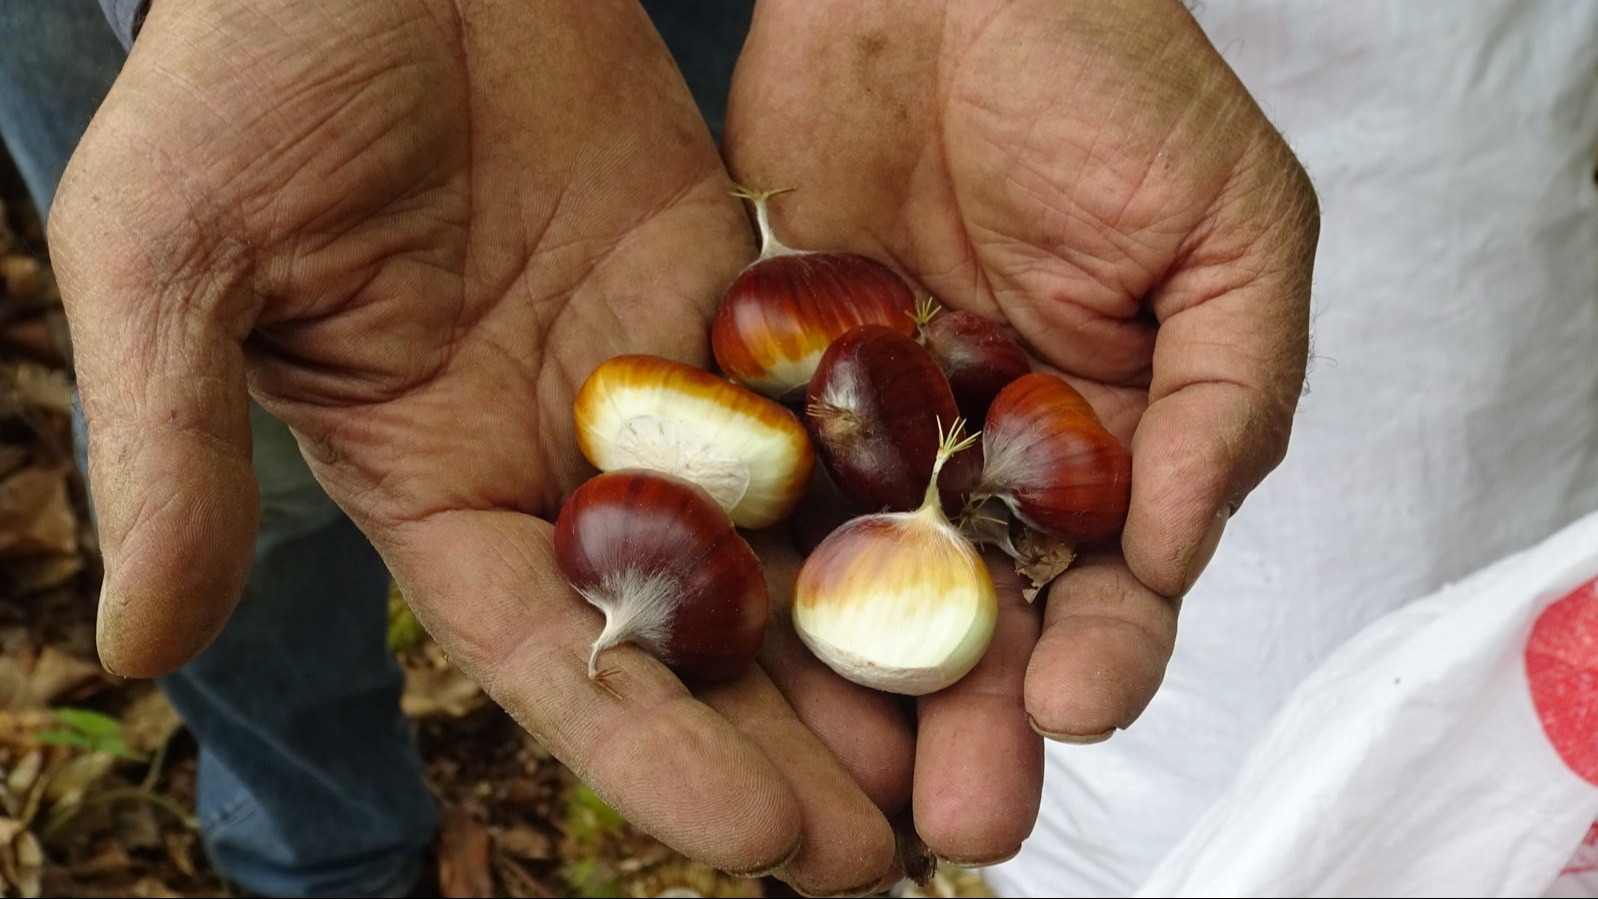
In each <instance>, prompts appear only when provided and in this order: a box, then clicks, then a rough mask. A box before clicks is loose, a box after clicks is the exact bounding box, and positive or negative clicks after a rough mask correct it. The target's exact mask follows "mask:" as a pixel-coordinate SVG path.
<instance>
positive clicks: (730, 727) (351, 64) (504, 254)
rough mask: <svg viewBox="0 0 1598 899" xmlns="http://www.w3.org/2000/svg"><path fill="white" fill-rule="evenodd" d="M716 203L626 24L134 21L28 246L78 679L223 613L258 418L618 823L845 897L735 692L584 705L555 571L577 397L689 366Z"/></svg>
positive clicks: (851, 801) (782, 739) (813, 753)
mask: <svg viewBox="0 0 1598 899" xmlns="http://www.w3.org/2000/svg"><path fill="white" fill-rule="evenodd" d="M728 186H729V185H728V181H727V178H726V175H725V172H724V170H723V169H722V167H721V164H720V161H719V159H718V158H717V156H716V153H715V148H714V146H713V145H712V143H711V141H710V139H709V136H708V134H707V133H706V132H705V129H704V125H703V123H702V122H701V121H700V119H699V117H698V115H697V113H696V112H695V110H694V107H693V105H692V102H691V100H690V99H689V97H688V95H687V92H686V90H685V89H684V87H683V86H682V84H681V82H680V80H679V78H678V76H677V74H676V73H675V71H674V70H673V69H672V67H671V64H670V61H669V59H668V58H667V56H666V54H665V51H664V49H663V47H662V46H660V44H659V42H658V39H657V38H656V37H655V36H654V34H653V31H652V30H651V29H650V28H649V25H648V22H647V19H646V18H645V17H644V15H643V13H642V12H641V11H640V10H639V9H638V8H637V6H636V4H633V3H629V2H625V0H562V2H553V0H551V2H545V3H540V4H537V5H536V8H534V7H530V6H529V5H528V4H523V3H516V2H490V0H392V2H385V3H360V4H323V5H316V4H309V5H307V4H302V3H290V2H287V0H254V2H249V3H245V2H241V0H156V2H155V4H154V6H153V9H152V11H151V14H150V17H149V19H148V21H147V23H146V25H145V28H144V30H143V32H142V34H141V36H140V38H139V40H138V42H137V44H136V46H135V48H134V50H133V52H132V54H131V56H130V58H129V60H128V62H127V65H126V68H125V69H124V71H123V73H122V75H121V77H120V78H119V80H118V81H117V83H116V85H115V88H114V89H113V91H112V93H111V95H110V97H109V98H108V99H107V101H106V103H105V105H104V107H103V108H102V110H101V111H100V114H99V115H98V116H97V118H96V120H95V122H94V124H93V126H92V128H91V130H90V132H89V134H88V135H87V137H86V138H85V140H84V142H83V144H82V146H81V147H80V150H79V152H78V154H77V155H76V157H75V158H74V160H73V162H72V165H71V169H70V171H69V172H68V174H67V177H66V179H65V181H64V183H63V185H62V188H61V191H60V194H59V197H58V202H57V204H56V207H55V212H54V215H53V216H52V222H51V225H52V233H51V238H52V248H53V251H54V254H55V259H56V264H57V268H58V272H59V275H60V280H61V286H62V293H63V297H64V299H65V301H66V304H67V310H68V315H69V319H70V323H71V327H72V336H73V340H74V344H75V349H76V358H77V368H78V374H79V383H80V389H81V394H82V399H83V404H84V409H85V412H86V416H87V419H88V424H89V433H90V469H91V480H92V483H93V486H94V492H95V501H96V504H97V509H98V517H99V525H100V536H101V545H102V548H103V552H104V556H105V564H106V579H105V583H104V587H103V593H102V605H101V615H100V634H99V641H100V649H101V653H102V657H103V660H104V662H105V663H106V665H107V666H108V667H110V668H111V669H113V670H116V671H119V672H122V673H124V674H129V675H136V676H145V675H154V674H158V673H161V672H165V671H169V670H171V669H173V668H174V667H177V666H179V665H181V664H183V663H184V662H185V661H187V660H188V659H189V658H191V657H192V656H194V655H195V654H196V653H197V652H199V651H200V650H201V649H202V648H203V647H204V646H205V645H206V644H207V643H208V642H209V641H210V640H211V639H212V637H213V636H214V635H215V634H216V633H217V632H218V630H219V629H220V628H221V627H222V625H223V624H224V622H225V620H226V619H227V617H228V615H229V613H230V611H231V609H232V605H233V603H234V602H235V601H236V600H237V597H238V596H239V593H240V590H241V588H242V585H243V583H244V581H245V578H246V575H247V572H248V570H249V566H250V560H251V553H252V549H253V545H254V540H255V533H256V519H257V502H258V501H257V490H256V485H255V484H254V483H253V480H252V474H251V467H250V434H249V430H248V423H247V415H246V400H247V396H254V397H255V398H256V399H257V400H259V401H260V403H261V404H262V405H263V406H265V407H266V408H267V409H268V410H269V411H271V412H272V413H274V414H275V415H277V416H278V417H279V418H281V419H282V420H283V421H284V422H286V423H287V424H288V425H289V427H290V428H292V429H293V431H294V433H295V434H296V436H297V438H298V440H299V441H300V445H301V448H302V451H303V452H304V453H305V455H306V456H307V458H308V460H309V462H310V464H311V467H312V469H313V471H314V473H315V474H316V476H317V478H318V479H319V480H320V481H321V483H322V484H323V485H324V486H325V487H326V488H327V490H328V491H329V493H330V494H331V496H332V497H333V498H334V499H335V500H336V501H337V502H338V503H339V504H340V505H341V506H342V507H343V508H344V510H345V511H346V512H348V513H349V515H350V516H351V518H352V519H353V520H354V521H355V522H356V523H357V524H358V525H359V526H360V527H361V528H362V529H363V531H364V532H365V533H366V534H367V535H368V536H369V537H370V538H371V539H372V540H373V542H374V544H375V545H376V547H377V548H378V550H379V551H380V552H381V553H382V555H383V557H384V559H385V560H386V561H387V562H388V564H389V565H390V567H391V568H392V570H393V572H394V574H395V576H396V578H397V579H398V581H399V583H400V584H401V586H402V587H403V589H404V590H405V593H406V595H407V597H408V598H409V600H410V601H411V603H412V604H413V606H414V608H415V609H416V611H417V614H418V615H419V617H420V618H421V619H422V621H423V622H424V624H425V625H426V626H427V627H428V629H429V630H430V631H431V632H432V633H433V634H434V635H435V636H436V637H437V638H438V640H439V641H440V643H441V644H442V645H443V646H444V647H445V648H446V650H447V651H448V652H449V653H450V655H451V656H452V658H454V659H455V661H456V662H458V663H459V664H460V665H461V666H462V668H463V669H464V670H465V671H466V672H467V673H468V674H470V675H471V676H472V677H473V678H474V679H476V680H477V681H478V682H479V683H481V684H482V685H483V686H484V688H485V689H486V690H487V691H488V692H489V694H490V695H492V696H493V698H494V699H495V700H496V701H497V702H499V703H500V704H501V705H503V706H504V707H505V708H506V709H508V710H509V711H510V712H511V713H512V714H513V715H515V716H516V717H517V719H518V720H519V721H520V722H521V723H522V724H523V725H524V726H525V727H526V728H527V729H528V730H530V731H531V732H532V733H533V734H534V735H536V736H537V737H538V738H539V739H540V740H541V741H542V742H543V743H544V744H545V745H546V746H548V747H549V748H550V749H551V751H553V752H554V753H555V754H556V755H557V756H558V757H559V758H561V759H562V760H564V761H565V762H567V763H568V764H569V765H570V766H571V767H572V768H573V769H574V770H575V771H576V773H577V774H578V776H580V777H581V778H583V779H584V780H585V781H586V782H588V783H589V784H590V785H592V786H593V787H594V788H595V789H596V790H597V791H598V792H599V793H600V794H601V795H602V796H604V797H605V798H606V799H607V800H609V801H610V802H612V803H613V804H615V805H616V806H617V807H618V809H619V810H620V811H621V812H622V813H623V814H625V815H626V816H627V817H628V818H629V819H630V820H632V821H633V822H635V823H636V824H638V825H639V826H641V827H643V828H645V829H647V830H649V831H650V832H652V833H654V834H656V835H658V836H660V837H661V838H662V839H664V840H665V841H666V842H668V843H670V844H672V845H674V846H675V847H677V848H678V849H680V850H682V851H684V852H685V853H687V854H689V855H692V856H694V857H697V858H700V859H703V860H705V861H707V862H710V863H711V864H714V865H717V866H719V867H722V868H725V869H728V870H735V871H745V872H749V871H757V870H764V869H769V868H772V867H773V866H777V865H779V864H781V865H783V867H782V868H781V870H780V871H779V873H780V874H781V875H782V876H783V877H785V878H787V879H789V880H791V881H792V882H794V883H795V884H797V885H799V886H800V887H801V888H803V889H806V890H807V891H810V892H838V891H842V890H845V889H851V888H853V889H861V888H865V887H869V886H872V885H875V884H876V882H877V880H878V879H879V878H881V877H882V876H883V875H884V874H885V873H886V872H887V871H888V870H889V868H890V865H891V863H892V856H893V848H894V846H893V838H892V834H891V831H890V830H889V827H888V824H887V822H886V820H885V819H884V818H883V816H882V815H881V813H880V812H878V811H877V809H876V808H875V807H874V806H873V804H872V802H871V800H870V799H869V798H868V797H867V795H866V793H864V792H862V790H861V789H860V788H859V787H857V786H856V785H855V783H854V782H853V781H852V780H851V778H850V777H849V775H848V773H847V772H846V770H845V769H844V768H843V767H841V766H840V765H839V764H838V762H837V761H835V760H834V759H833V758H832V756H830V755H829V754H828V753H827V752H826V750H825V749H824V748H823V747H822V745H821V744H820V742H819V741H818V740H817V739H816V738H814V737H813V736H812V735H810V733H809V732H808V731H806V730H805V728H804V727H803V725H802V724H800V722H799V720H798V719H797V718H796V716H795V714H794V713H793V711H792V710H791V708H790V707H789V706H788V704H787V702H786V701H785V700H784V699H783V696H782V695H781V694H779V692H778V691H777V689H776V688H775V687H774V686H773V685H772V683H771V681H770V680H769V679H767V677H766V676H765V674H764V673H763V672H761V671H755V672H752V673H751V674H749V675H748V676H746V677H744V678H742V679H740V680H738V681H735V682H733V683H731V684H727V685H723V686H719V687H716V688H713V689H706V690H703V691H699V692H698V693H697V694H690V693H689V692H688V691H687V690H686V689H684V687H683V686H682V685H681V684H680V683H679V682H678V681H677V680H676V679H675V678H674V677H672V676H671V675H670V674H669V673H668V672H667V671H666V669H664V668H663V667H662V666H660V665H659V664H658V663H656V662H654V661H653V660H652V659H650V658H648V657H647V656H645V655H644V654H643V653H642V652H640V651H638V650H636V649H632V648H625V647H624V648H618V649H616V650H613V651H612V652H611V654H610V655H609V657H607V660H606V661H607V665H608V666H609V667H611V668H613V669H615V673H614V674H612V676H611V677H610V678H609V684H610V685H611V686H612V687H614V688H615V689H616V692H617V693H618V694H620V697H621V698H617V697H614V696H612V695H611V694H610V693H608V692H606V691H604V690H601V689H599V688H598V687H596V686H595V685H594V684H593V683H591V682H590V680H589V679H588V677H587V658H586V657H587V648H588V645H589V643H590V642H591V641H592V640H593V638H594V636H595V634H597V633H598V629H599V623H598V622H599V615H598V613H597V612H595V611H594V610H593V609H591V608H589V607H588V606H587V605H586V604H585V603H584V602H583V601H582V600H581V599H580V598H578V597H577V596H576V595H575V594H574V593H573V592H572V591H571V590H570V589H569V588H568V586H567V585H566V583H565V582H564V580H563V579H562V578H561V577H560V575H559V573H558V572H557V570H556V566H555V564H554V560H553V554H552V550H551V530H552V529H551V526H550V524H549V520H550V519H552V518H553V517H554V515H555V513H556V512H557V510H558V508H559V504H560V502H561V500H562V498H563V497H564V496H565V495H567V494H568V493H569V492H570V491H571V490H572V489H573V488H574V487H575V486H576V485H577V483H578V481H579V480H580V479H581V478H582V477H583V476H584V475H585V474H586V473H587V469H586V467H585V464H584V463H583V461H582V460H581V458H580V457H579V456H578V455H577V452H576V445H575V441H574V439H573V435H572V398H573V395H574V393H575V391H576V389H577V387H578V386H579V385H580V384H581V382H582V380H583V379H584V378H585V377H586V375H587V374H588V372H589V371H591V370H592V369H593V367H594V366H595V365H597V364H598V363H599V362H600V361H602V360H603V359H605V358H608V357H610V356H612V355H616V354H619V353H623V352H648V353H658V354H661V355H666V356H671V357H674V358H678V359H682V360H685V361H690V362H697V363H703V362H704V361H706V359H707V358H708V354H707V351H706V335H707V332H708V324H707V323H708V319H709V316H710V312H711V306H712V305H713V304H714V302H715V298H716V296H717V294H718V292H719V290H720V289H721V288H722V287H723V286H724V285H725V284H726V283H728V282H729V281H730V280H731V279H732V277H733V275H734V274H735V272H736V271H737V269H738V268H739V266H741V265H742V264H743V263H744V262H746V261H747V260H748V258H749V257H750V255H751V246H750V239H749V230H748V226H747V223H746V221H745V220H744V218H743V217H742V212H741V210H740V208H739V205H738V203H737V201H735V200H733V199H732V198H731V197H729V196H728V195H727V188H728ZM773 653H774V654H768V658H769V659H770V660H771V662H772V664H773V665H775V666H779V667H780V665H781V662H782V658H783V655H782V652H781V651H780V650H773ZM819 689H820V690H821V691H822V692H823V693H824V692H825V690H826V684H825V682H820V683H819ZM789 695H790V696H793V697H795V698H796V701H817V702H821V703H822V704H828V703H829V701H830V700H829V699H828V698H827V697H826V696H825V695H817V694H816V693H815V692H814V691H811V692H806V690H804V689H802V688H801V689H799V690H798V691H795V690H793V689H790V690H789ZM838 701H839V702H843V703H845V704H847V703H849V702H850V701H851V700H850V699H849V698H848V697H847V696H845V697H843V698H842V699H840V700H838ZM862 701H864V702H866V703H868V704H869V698H868V699H866V700H862ZM866 714H870V712H869V710H867V712H866ZM890 738H891V735H890ZM879 742H880V741H868V742H867V744H866V745H865V746H863V748H861V749H860V750H859V751H857V752H855V753H854V754H853V756H852V758H854V759H855V760H856V762H855V764H858V760H859V759H861V758H865V759H869V758H870V756H871V754H872V753H873V752H875V751H876V750H875V749H874V748H873V747H874V746H876V745H878V743H879ZM867 767H869V766H867ZM867 786H868V787H869V786H870V783H869V780H868V781H867ZM795 852H797V853H798V854H797V855H795ZM784 863H785V864H784Z"/></svg>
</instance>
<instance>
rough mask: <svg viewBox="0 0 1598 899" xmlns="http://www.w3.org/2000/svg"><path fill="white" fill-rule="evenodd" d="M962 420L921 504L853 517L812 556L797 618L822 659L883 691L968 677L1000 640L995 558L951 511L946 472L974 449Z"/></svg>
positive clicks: (803, 572) (918, 690) (921, 689)
mask: <svg viewBox="0 0 1598 899" xmlns="http://www.w3.org/2000/svg"><path fill="white" fill-rule="evenodd" d="M960 428H961V425H960V423H959V422H958V421H957V422H956V423H955V424H954V426H953V427H951V428H950V429H949V432H948V433H947V435H945V437H944V439H943V440H942V441H941V443H942V445H941V446H940V447H939V449H938V455H937V460H936V462H935V463H934V465H933V469H932V477H931V478H930V479H929V483H928V485H927V488H926V494H925V496H924V498H923V500H922V503H921V507H920V508H919V509H916V510H915V511H913V512H885V513H880V514H876V515H864V516H861V517H859V518H855V519H852V520H850V521H848V522H847V523H845V524H844V525H842V526H841V527H839V528H838V529H837V530H835V531H833V532H832V533H831V534H830V535H828V537H827V538H826V539H825V540H823V541H822V542H821V544H820V545H819V546H817V547H816V549H815V550H814V551H813V552H812V553H811V554H810V556H809V557H808V558H807V559H806V560H805V563H804V566H803V567H802V568H800V570H799V577H798V580H797V582H796V584H795V586H794V605H793V623H794V628H795V630H796V631H797V632H798V634H799V637H800V639H801V640H803V641H804V643H805V645H806V646H808V647H809V648H810V651H811V652H812V653H814V654H815V655H816V657H817V658H819V659H821V661H823V662H825V663H826V664H827V666H828V667H830V668H831V669H832V670H833V671H836V672H837V673H838V674H839V675H841V676H842V677H844V678H846V679H848V680H850V681H853V682H855V683H857V684H861V685H863V686H866V687H871V688H873V689H877V690H883V691H887V692H891V693H902V694H906V695H910V696H920V695H924V694H927V693H932V692H934V691H937V690H941V689H943V688H944V687H947V686H949V685H950V684H952V683H954V682H955V681H958V680H959V679H960V678H962V677H964V676H965V675H966V674H967V673H968V672H969V671H970V670H971V669H972V668H973V667H975V665H976V663H977V662H978V661H979V660H980V659H981V658H982V654H983V653H984V652H986V651H987V648H988V643H989V642H990V641H991V640H992V638H993V628H994V623H995V620H996V618H997V615H998V601H997V597H996V596H995V594H994V589H993V580H992V578H991V576H990V575H989V574H988V568H987V565H986V563H984V562H983V560H982V556H981V555H980V554H979V553H978V552H977V550H976V548H975V547H974V546H972V545H971V543H970V542H969V541H968V540H966V538H965V537H963V536H961V534H960V532H959V531H958V530H957V529H956V528H955V527H954V525H952V524H951V523H950V522H949V519H948V518H947V517H946V516H945V515H944V514H943V506H942V503H941V502H940V501H939V496H938V488H937V477H938V473H939V472H940V471H941V470H942V468H943V465H944V463H946V462H947V461H948V460H949V458H950V456H952V455H953V454H954V453H956V452H959V451H960V450H963V449H966V448H968V447H969V446H970V445H971V444H972V443H973V442H974V440H975V437H974V436H973V437H969V438H964V439H961V438H960V436H959V432H960Z"/></svg>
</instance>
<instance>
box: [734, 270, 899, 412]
mask: <svg viewBox="0 0 1598 899" xmlns="http://www.w3.org/2000/svg"><path fill="white" fill-rule="evenodd" d="M914 309H915V297H914V295H913V294H912V293H911V292H910V287H909V286H908V285H907V284H905V282H904V279H903V278H900V277H899V276H898V275H897V274H895V273H894V271H893V270H892V269H890V268H888V267H887V266H885V265H883V264H882V263H880V262H877V261H876V260H874V259H870V258H868V257H865V256H861V255H858V254H855V253H784V254H781V255H777V256H772V257H769V258H766V259H761V260H759V261H757V262H755V263H753V264H751V265H750V266H749V267H748V268H746V269H744V271H743V272H742V273H741V274H739V275H738V277H737V278H736V279H735V280H734V281H733V282H732V284H731V286H729V287H728V288H727V290H726V293H725V294H724V295H723V297H722V301H721V305H720V307H719V308H718V309H717V310H716V317H715V319H714V320H713V321H712V322H711V327H710V347H711V352H712V353H713V354H714V355H715V357H716V364H717V365H718V366H719V367H720V368H721V371H722V373H723V374H724V375H726V376H727V378H728V379H729V380H731V381H733V382H734V383H737V384H739V385H742V386H744V387H748V388H749V389H751V390H756V391H758V392H760V393H764V394H765V395H767V396H770V397H773V398H775V399H792V398H795V397H797V396H800V395H803V393H804V388H805V385H806V384H807V383H808V382H809V380H810V377H811V374H812V373H813V372H814V370H815V364H816V360H817V359H818V358H819V357H820V355H821V353H822V352H824V351H825V350H826V349H827V347H828V346H829V345H830V344H831V343H832V342H833V341H834V340H836V339H837V338H839V337H841V336H842V335H843V334H844V333H845V332H847V331H849V330H850V329H851V328H856V327H859V326H860V325H865V324H879V325H884V326H887V327H891V328H893V329H895V330H898V331H900V332H902V333H904V334H906V335H909V334H913V333H914V332H915V323H914V321H912V320H911V318H910V314H911V313H912V312H913V311H914ZM778 368H781V369H782V370H781V371H777V370H776V369H778Z"/></svg>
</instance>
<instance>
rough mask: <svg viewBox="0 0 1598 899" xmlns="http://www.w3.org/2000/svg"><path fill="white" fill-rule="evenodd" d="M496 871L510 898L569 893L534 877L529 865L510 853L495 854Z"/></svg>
mask: <svg viewBox="0 0 1598 899" xmlns="http://www.w3.org/2000/svg"><path fill="white" fill-rule="evenodd" d="M494 873H495V874H497V875H499V882H500V886H501V888H502V889H503V891H504V893H505V895H506V896H509V897H510V899H554V897H556V896H564V895H567V894H566V893H565V892H564V891H563V890H562V891H557V890H555V889H551V888H550V887H549V886H548V885H547V884H545V883H544V882H543V881H542V880H539V879H538V878H537V877H534V876H533V872H531V871H529V870H527V866H525V865H523V864H522V863H521V862H518V861H517V860H516V859H514V858H511V857H510V856H508V855H504V854H496V855H495V856H494Z"/></svg>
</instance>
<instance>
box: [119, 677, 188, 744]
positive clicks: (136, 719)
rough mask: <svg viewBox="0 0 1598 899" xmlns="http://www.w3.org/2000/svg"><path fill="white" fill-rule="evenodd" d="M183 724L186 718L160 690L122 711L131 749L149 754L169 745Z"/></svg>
mask: <svg viewBox="0 0 1598 899" xmlns="http://www.w3.org/2000/svg"><path fill="white" fill-rule="evenodd" d="M182 727H183V719H182V718H181V717H179V716H178V710H177V709H175V708H173V707H172V702H171V700H168V699H167V698H166V694H165V693H162V692H161V691H160V690H154V689H152V690H149V691H147V692H146V693H145V694H144V695H143V696H140V697H139V698H138V699H136V700H134V701H133V704H132V705H129V706H128V708H127V711H124V712H123V713H122V739H123V741H124V742H126V743H127V744H128V748H129V749H131V750H133V751H134V752H136V753H139V754H141V755H149V754H150V753H152V752H155V751H156V750H157V749H160V748H161V747H162V746H165V745H166V743H167V741H168V740H170V739H172V735H173V734H175V733H177V732H178V730H179V729H181V728H182Z"/></svg>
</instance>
